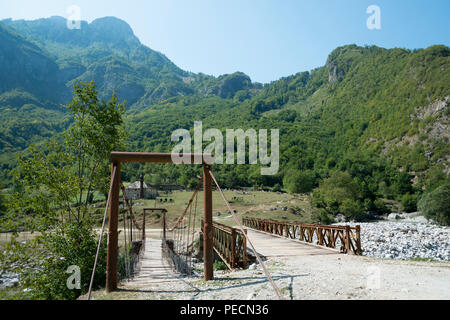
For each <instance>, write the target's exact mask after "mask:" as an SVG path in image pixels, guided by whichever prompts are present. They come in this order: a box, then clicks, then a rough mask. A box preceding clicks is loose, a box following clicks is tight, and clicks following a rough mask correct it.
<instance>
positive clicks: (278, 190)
mask: <svg viewBox="0 0 450 320" xmlns="http://www.w3.org/2000/svg"><path fill="white" fill-rule="evenodd" d="M272 191H273V192H281V191H283V190H282V189H281V185H280V184H279V183H277V184H275V185H274V186H273V188H272Z"/></svg>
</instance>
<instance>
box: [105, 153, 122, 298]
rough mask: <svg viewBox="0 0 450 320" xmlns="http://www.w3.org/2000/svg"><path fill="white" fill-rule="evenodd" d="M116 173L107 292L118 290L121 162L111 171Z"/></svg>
mask: <svg viewBox="0 0 450 320" xmlns="http://www.w3.org/2000/svg"><path fill="white" fill-rule="evenodd" d="M114 167H115V168H116V170H115V175H114V177H113V179H112V184H113V186H112V190H111V201H110V206H109V218H108V223H109V227H108V251H107V257H106V259H107V261H106V292H111V291H115V290H117V256H118V232H117V227H118V224H119V192H120V162H118V163H113V165H112V170H111V172H114Z"/></svg>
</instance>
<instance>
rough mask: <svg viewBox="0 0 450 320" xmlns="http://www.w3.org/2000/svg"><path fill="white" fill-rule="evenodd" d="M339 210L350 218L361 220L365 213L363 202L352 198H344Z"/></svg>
mask: <svg viewBox="0 0 450 320" xmlns="http://www.w3.org/2000/svg"><path fill="white" fill-rule="evenodd" d="M339 210H340V212H341V213H342V214H343V215H345V216H346V217H347V218H348V219H354V220H356V221H359V220H361V219H362V218H363V217H364V213H365V211H364V207H363V206H362V204H361V202H360V201H355V200H351V199H344V201H342V204H341V205H340V206H339Z"/></svg>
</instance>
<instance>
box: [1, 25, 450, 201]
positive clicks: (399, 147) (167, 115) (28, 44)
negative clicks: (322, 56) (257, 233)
mask: <svg viewBox="0 0 450 320" xmlns="http://www.w3.org/2000/svg"><path fill="white" fill-rule="evenodd" d="M65 23H66V22H65V20H64V19H63V18H59V17H52V18H49V19H40V20H35V21H23V20H20V21H12V20H3V22H2V23H0V42H1V43H0V44H1V46H0V48H1V49H0V67H1V69H2V75H4V76H3V77H2V78H0V112H1V115H2V120H1V125H2V127H1V128H0V146H1V151H0V165H1V166H2V169H3V170H2V175H3V178H2V180H3V182H4V183H3V184H6V183H7V181H8V180H7V178H6V172H7V169H9V168H11V167H13V166H14V160H13V156H14V155H15V154H16V153H17V152H19V151H20V150H24V149H25V148H26V147H27V146H28V145H29V143H38V142H40V141H44V140H45V139H46V138H47V137H50V136H52V135H54V134H57V133H59V132H61V131H63V130H64V128H65V127H67V125H68V122H67V120H65V119H66V118H65V111H64V109H63V108H61V107H60V104H61V103H63V104H64V103H66V102H67V101H68V99H70V96H71V94H70V91H71V85H72V84H73V83H74V81H75V79H81V80H92V79H93V80H95V82H96V84H97V88H98V89H99V91H100V93H101V95H102V97H109V96H110V95H111V93H112V92H113V91H114V90H116V91H117V92H118V94H119V99H121V100H123V99H125V100H127V102H128V104H127V105H128V113H127V117H126V125H127V129H128V131H129V132H130V139H129V145H128V147H127V148H128V150H130V151H161V152H162V151H167V152H168V151H170V150H171V147H172V144H171V143H170V134H171V133H172V131H173V130H175V129H177V128H188V129H190V128H192V127H193V121H195V120H202V121H203V125H204V127H205V128H207V127H215V128H219V129H225V128H244V129H245V128H250V127H251V128H267V129H271V128H279V129H280V133H281V137H280V139H281V150H280V151H281V159H280V161H281V165H280V172H279V174H278V175H276V176H263V177H262V176H260V175H259V170H258V169H259V168H256V167H255V166H225V165H224V166H218V167H217V168H216V169H215V170H216V171H217V176H218V177H219V178H220V180H221V181H222V183H223V185H224V186H227V187H236V186H260V185H264V186H268V187H274V186H277V185H279V186H278V187H280V186H282V187H284V188H286V189H288V190H293V191H298V188H300V189H301V191H302V192H305V191H311V190H312V189H313V188H314V187H317V186H318V185H319V183H320V182H321V181H322V180H323V179H325V178H327V177H328V176H329V175H330V174H331V173H332V172H334V171H346V172H348V173H349V174H350V175H351V177H352V178H353V179H355V181H357V183H358V184H359V188H360V193H361V194H362V195H361V199H362V200H364V199H368V200H369V202H370V201H374V200H375V199H376V198H377V197H381V196H382V197H385V198H398V197H400V196H401V195H403V194H410V193H420V192H421V190H422V189H423V188H425V187H427V186H430V185H434V184H436V183H440V181H448V179H449V176H448V173H449V170H450V169H449V168H450V163H449V161H450V156H449V154H450V150H449V145H450V144H449V135H450V134H449V132H450V130H449V112H450V111H449V102H450V73H449V67H450V58H449V53H450V49H449V48H448V47H446V46H443V45H437V46H432V47H429V48H427V49H420V50H413V51H412V50H405V49H389V50H388V49H383V48H379V47H376V46H371V47H359V46H356V45H348V46H343V47H340V48H337V49H336V50H334V51H333V52H332V53H330V55H329V57H328V59H327V61H326V63H325V65H324V66H323V67H320V68H317V69H315V70H312V71H310V72H309V71H307V72H300V73H297V74H295V75H292V76H289V77H285V78H282V79H280V80H277V81H273V82H272V83H270V84H266V85H261V84H257V83H253V82H252V81H251V79H250V78H249V77H248V76H247V75H245V74H243V73H241V72H235V73H232V74H228V75H223V76H220V77H212V76H208V75H204V74H201V73H200V74H193V73H190V72H186V71H183V70H181V69H179V68H178V67H177V66H176V65H174V64H173V63H172V62H171V61H170V60H169V59H167V58H166V57H165V56H164V55H163V54H161V53H159V52H156V51H153V50H151V49H149V48H147V47H146V46H144V45H142V44H141V43H140V42H139V40H138V39H137V38H136V37H135V36H134V34H133V31H132V30H131V28H130V27H129V26H128V24H126V23H125V22H123V21H121V20H119V19H116V18H111V17H108V18H102V19H97V20H95V21H93V22H92V23H90V24H87V23H86V22H83V23H82V26H81V29H80V30H69V29H67V28H66V25H65ZM11 66H16V67H14V70H15V72H14V76H5V72H3V70H7V71H8V72H9V73H11V74H12V71H9V70H13V69H11V68H12V67H11ZM155 168H156V169H155ZM141 170H144V171H146V172H147V173H149V174H154V173H156V172H158V174H160V175H161V176H162V177H163V178H164V179H166V180H167V181H171V182H179V183H183V184H189V183H190V182H191V181H193V180H195V176H196V174H197V173H196V172H195V170H194V169H190V168H185V167H176V168H173V167H171V168H170V169H169V168H168V167H164V166H159V167H153V168H149V167H144V166H139V165H136V166H129V167H126V168H125V171H124V175H125V178H128V179H130V180H131V179H136V177H137V175H138V172H139V171H141ZM293 180H296V181H304V183H303V184H302V185H300V186H298V185H296V186H293V182H292V181H293ZM294 184H295V183H294Z"/></svg>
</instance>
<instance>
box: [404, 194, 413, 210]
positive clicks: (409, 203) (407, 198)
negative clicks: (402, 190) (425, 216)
mask: <svg viewBox="0 0 450 320" xmlns="http://www.w3.org/2000/svg"><path fill="white" fill-rule="evenodd" d="M402 205H403V210H404V211H405V212H415V211H417V195H415V194H409V193H407V194H404V195H403V196H402Z"/></svg>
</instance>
